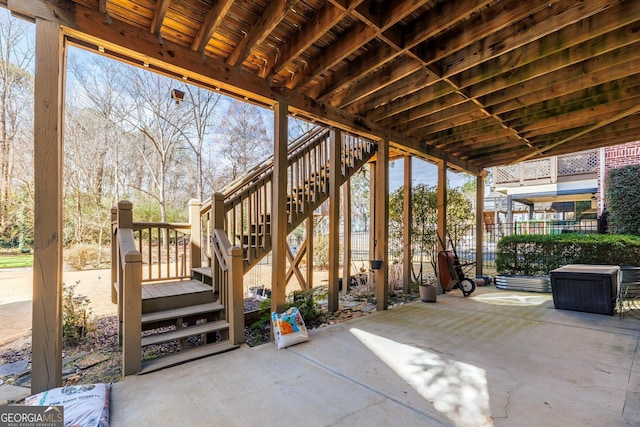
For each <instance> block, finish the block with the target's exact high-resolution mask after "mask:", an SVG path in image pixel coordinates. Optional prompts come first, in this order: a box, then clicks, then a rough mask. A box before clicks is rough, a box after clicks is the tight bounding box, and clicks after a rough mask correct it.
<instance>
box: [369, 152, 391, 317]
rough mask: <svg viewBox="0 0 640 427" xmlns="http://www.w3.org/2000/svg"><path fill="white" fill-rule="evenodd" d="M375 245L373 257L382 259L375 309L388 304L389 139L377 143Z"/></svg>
mask: <svg viewBox="0 0 640 427" xmlns="http://www.w3.org/2000/svg"><path fill="white" fill-rule="evenodd" d="M374 191H375V199H376V202H375V203H376V207H375V209H376V210H375V229H374V234H375V245H374V250H373V252H374V259H376V260H382V267H381V268H380V269H379V270H375V271H374V281H375V286H376V289H375V295H376V301H377V302H376V309H377V310H386V309H387V307H388V305H389V273H388V272H389V241H388V239H389V141H387V140H384V141H380V142H379V143H378V161H377V164H376V179H375V189H374Z"/></svg>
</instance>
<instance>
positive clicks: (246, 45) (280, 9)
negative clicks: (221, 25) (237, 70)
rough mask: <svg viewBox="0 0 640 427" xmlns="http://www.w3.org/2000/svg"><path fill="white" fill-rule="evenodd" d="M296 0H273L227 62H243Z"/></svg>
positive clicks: (235, 63)
mask: <svg viewBox="0 0 640 427" xmlns="http://www.w3.org/2000/svg"><path fill="white" fill-rule="evenodd" d="M295 2H296V0H271V1H270V2H269V3H268V6H267V8H266V9H265V10H264V12H263V13H262V14H261V15H260V16H259V18H258V20H257V21H256V22H255V23H254V24H253V25H252V26H251V31H249V33H248V34H247V35H246V36H245V38H243V39H242V40H241V41H240V43H238V45H237V46H236V48H235V49H234V50H233V52H231V55H229V57H228V58H227V64H229V65H231V66H235V65H238V64H242V63H243V62H244V60H245V59H247V57H248V56H249V54H250V53H251V50H252V49H254V48H255V47H256V46H257V45H259V44H260V43H262V41H263V40H264V39H265V38H267V36H268V35H269V34H270V33H271V31H273V29H274V28H275V27H276V26H277V25H278V24H279V23H280V21H282V20H283V19H284V17H285V15H286V14H287V13H288V12H289V10H290V9H291V6H293V4H294V3H295Z"/></svg>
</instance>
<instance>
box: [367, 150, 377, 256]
mask: <svg viewBox="0 0 640 427" xmlns="http://www.w3.org/2000/svg"><path fill="white" fill-rule="evenodd" d="M376 165H377V162H371V163H369V259H374V258H375V253H374V247H375V245H376V235H375V229H376Z"/></svg>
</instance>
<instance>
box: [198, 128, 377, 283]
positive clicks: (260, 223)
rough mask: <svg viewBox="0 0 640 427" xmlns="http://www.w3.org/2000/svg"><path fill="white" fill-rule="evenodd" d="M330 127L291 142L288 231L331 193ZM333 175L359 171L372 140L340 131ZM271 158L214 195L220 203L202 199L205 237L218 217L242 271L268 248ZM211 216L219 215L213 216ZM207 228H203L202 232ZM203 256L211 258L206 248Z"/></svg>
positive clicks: (371, 152)
mask: <svg viewBox="0 0 640 427" xmlns="http://www.w3.org/2000/svg"><path fill="white" fill-rule="evenodd" d="M330 136H331V131H330V130H328V129H323V128H316V129H314V130H313V131H311V132H309V133H308V134H306V135H304V137H302V138H300V139H299V140H297V141H295V142H294V143H292V144H291V146H290V148H289V152H288V165H287V177H288V179H287V202H286V203H287V234H288V233H291V232H292V231H293V230H294V229H295V228H296V227H298V226H299V225H300V224H301V223H302V222H303V221H304V220H305V219H307V218H309V217H312V216H313V214H314V211H316V209H318V208H319V207H320V206H321V205H322V203H324V202H325V201H326V200H327V199H328V198H329V180H330V179H331V177H332V174H331V171H330V158H329V156H330ZM340 144H341V150H340V151H341V158H340V162H339V171H338V172H337V178H338V181H339V185H342V184H343V183H344V182H345V181H347V180H348V179H349V178H350V177H351V176H352V175H353V174H354V173H356V172H357V171H359V170H360V169H361V168H362V167H363V166H364V165H365V164H366V163H367V162H368V161H369V160H370V159H371V158H372V157H373V155H374V154H375V151H376V145H375V144H374V143H373V142H371V141H368V140H365V139H362V138H360V137H355V136H352V135H348V134H343V135H342V138H341V141H340ZM272 177H273V161H272V160H271V161H268V162H265V164H263V165H261V166H260V167H258V168H256V169H254V170H253V171H252V172H251V173H249V174H247V175H246V176H244V177H242V178H241V179H239V180H236V181H234V182H232V183H231V184H229V185H228V186H227V187H225V188H224V189H223V190H222V191H221V192H220V194H218V195H216V196H217V197H218V201H219V203H220V204H222V203H223V206H218V207H217V208H216V207H215V206H214V205H215V203H216V202H215V200H216V196H214V200H213V201H212V202H209V203H206V204H203V206H202V209H201V216H202V218H203V222H204V223H207V224H210V228H209V230H208V231H209V234H208V237H209V238H207V239H205V245H206V242H208V241H211V240H212V234H213V233H212V230H213V229H215V228H220V227H219V226H218V227H216V226H215V225H214V224H215V223H216V221H217V222H218V224H219V225H221V226H222V227H223V229H224V231H225V232H226V234H227V236H228V237H229V240H230V243H231V245H233V246H236V245H237V246H240V247H242V249H243V268H244V270H243V271H244V272H245V273H246V272H247V271H249V270H250V269H251V268H252V267H253V266H255V265H256V264H257V263H258V262H259V261H260V260H261V259H262V258H263V257H264V256H266V255H267V254H268V253H269V252H270V251H271V213H272V210H271V206H270V202H271V192H272ZM215 216H218V218H217V219H216V218H215ZM206 231H207V230H205V232H206ZM207 256H208V257H210V258H213V254H212V253H211V252H210V251H209V252H207Z"/></svg>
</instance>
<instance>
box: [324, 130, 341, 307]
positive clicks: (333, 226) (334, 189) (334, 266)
mask: <svg viewBox="0 0 640 427" xmlns="http://www.w3.org/2000/svg"><path fill="white" fill-rule="evenodd" d="M329 152H330V154H329V301H328V304H327V309H328V310H329V312H330V313H333V312H336V311H337V310H338V308H339V305H340V301H339V299H340V298H339V295H338V292H339V291H338V269H339V268H340V185H339V183H340V180H339V178H338V177H339V176H340V156H341V152H342V133H341V132H340V130H339V129H333V130H332V131H331V141H330V143H329Z"/></svg>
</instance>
